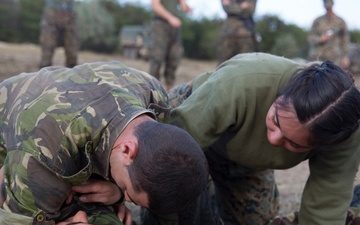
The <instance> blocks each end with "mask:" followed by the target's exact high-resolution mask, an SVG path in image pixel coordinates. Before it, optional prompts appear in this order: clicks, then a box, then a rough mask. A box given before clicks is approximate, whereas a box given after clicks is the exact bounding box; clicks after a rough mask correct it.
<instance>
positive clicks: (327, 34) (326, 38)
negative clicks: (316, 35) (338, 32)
mask: <svg viewBox="0 0 360 225" xmlns="http://www.w3.org/2000/svg"><path fill="white" fill-rule="evenodd" d="M333 36H334V35H333V33H331V32H329V31H327V32H324V33H323V34H322V35H321V37H320V43H325V42H328V41H329V40H330V39H332V38H333Z"/></svg>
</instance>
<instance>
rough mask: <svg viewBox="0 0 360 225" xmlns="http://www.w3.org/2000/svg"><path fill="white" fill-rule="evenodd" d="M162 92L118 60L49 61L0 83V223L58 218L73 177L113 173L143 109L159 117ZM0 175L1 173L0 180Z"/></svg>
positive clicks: (164, 111)
mask: <svg viewBox="0 0 360 225" xmlns="http://www.w3.org/2000/svg"><path fill="white" fill-rule="evenodd" d="M167 101H168V98H167V95H166V92H165V90H164V89H163V88H162V87H161V85H160V83H159V82H158V81H157V80H156V79H155V78H154V77H152V76H150V75H149V74H146V73H144V72H140V71H137V70H135V69H132V68H129V67H126V66H125V65H124V64H122V63H119V62H110V63H104V62H99V63H89V64H84V65H80V66H77V67H75V68H73V69H69V68H59V67H48V68H44V69H42V70H40V71H39V72H37V73H28V74H26V73H24V74H20V75H18V76H15V77H12V78H10V79H8V80H5V81H4V82H2V83H1V84H0V116H1V117H0V166H4V180H3V181H2V185H1V192H0V193H1V198H0V199H2V200H3V205H2V207H1V208H0V224H12V225H18V224H55V222H54V220H56V219H57V218H59V215H60V214H61V210H62V208H61V206H62V204H63V203H64V201H65V199H66V197H67V195H68V193H69V192H70V189H71V187H72V186H73V185H79V184H82V183H84V182H85V181H86V180H87V179H88V178H89V177H90V175H92V174H96V175H99V176H101V177H103V178H104V179H106V180H110V181H112V178H111V177H110V174H109V156H110V152H111V149H112V147H113V144H114V142H115V140H116V139H117V137H118V136H119V134H120V133H121V132H122V130H123V129H124V127H125V126H126V125H127V124H128V123H129V122H130V121H131V120H132V119H134V118H135V117H137V116H139V115H141V114H145V113H146V114H148V115H149V116H151V117H153V118H156V119H159V120H164V119H166V118H167V116H168V111H169V109H168V105H167ZM0 183H1V181H0Z"/></svg>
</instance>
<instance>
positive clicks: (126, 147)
mask: <svg viewBox="0 0 360 225" xmlns="http://www.w3.org/2000/svg"><path fill="white" fill-rule="evenodd" d="M120 152H121V154H122V158H123V159H124V162H125V164H127V165H129V164H130V163H131V162H132V161H133V160H134V159H135V157H136V155H137V153H138V145H137V143H136V142H134V141H130V140H129V141H125V142H123V143H122V144H121V145H120Z"/></svg>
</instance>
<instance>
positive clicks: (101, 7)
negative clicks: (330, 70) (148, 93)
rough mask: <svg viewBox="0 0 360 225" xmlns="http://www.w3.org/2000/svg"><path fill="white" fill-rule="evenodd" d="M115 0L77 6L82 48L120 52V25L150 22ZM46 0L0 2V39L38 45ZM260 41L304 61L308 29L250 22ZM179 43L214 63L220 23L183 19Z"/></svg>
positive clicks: (359, 38)
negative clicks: (254, 27) (254, 26)
mask: <svg viewBox="0 0 360 225" xmlns="http://www.w3.org/2000/svg"><path fill="white" fill-rule="evenodd" d="M120 2H121V1H117V0H87V1H78V2H77V12H78V29H79V38H80V43H81V46H80V48H81V49H83V50H91V51H96V52H104V53H116V52H119V51H120V50H121V49H120V43H119V31H120V30H121V28H122V27H123V26H125V25H145V26H148V25H149V24H150V22H151V17H152V12H151V9H150V8H147V7H145V6H143V5H139V4H136V3H126V4H121V3H120ZM44 6H45V0H36V1H34V0H0V41H4V42H11V43H34V44H38V41H39V39H38V38H39V32H40V21H41V16H42V12H43V8H44ZM254 19H255V22H256V32H257V33H258V37H260V38H259V40H261V41H260V43H259V51H262V52H268V53H272V54H276V55H282V56H285V57H289V58H295V57H299V58H306V55H307V51H308V45H307V41H306V37H307V32H308V31H307V30H305V29H303V28H301V27H298V26H296V25H294V24H287V23H286V22H284V21H283V20H282V19H281V18H279V17H278V16H277V15H265V16H262V17H259V18H254ZM182 20H183V26H182V39H183V40H182V41H183V45H184V50H185V57H188V58H193V59H205V60H207V59H209V60H212V59H215V58H216V51H217V49H216V47H217V44H218V41H219V35H220V33H221V25H222V19H220V18H212V19H209V18H202V19H197V20H195V19H190V18H189V17H187V16H186V15H182ZM350 39H351V42H353V43H360V31H359V30H351V31H350Z"/></svg>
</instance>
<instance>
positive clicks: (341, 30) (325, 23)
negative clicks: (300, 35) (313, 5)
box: [308, 15, 349, 65]
mask: <svg viewBox="0 0 360 225" xmlns="http://www.w3.org/2000/svg"><path fill="white" fill-rule="evenodd" d="M326 32H328V34H329V35H331V36H332V38H331V39H330V40H329V41H327V42H325V43H322V44H320V43H319V40H320V38H321V35H322V34H323V33H326ZM308 42H309V48H310V49H309V60H310V61H324V60H331V61H333V62H335V63H336V64H337V65H341V64H340V63H341V60H342V59H343V58H344V57H347V55H348V45H349V32H348V29H347V26H346V23H345V21H344V20H343V19H342V18H340V17H338V16H335V15H334V17H332V18H329V16H327V15H324V16H321V17H319V18H317V19H315V20H314V22H313V25H312V27H311V30H310V33H309V37H308Z"/></svg>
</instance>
